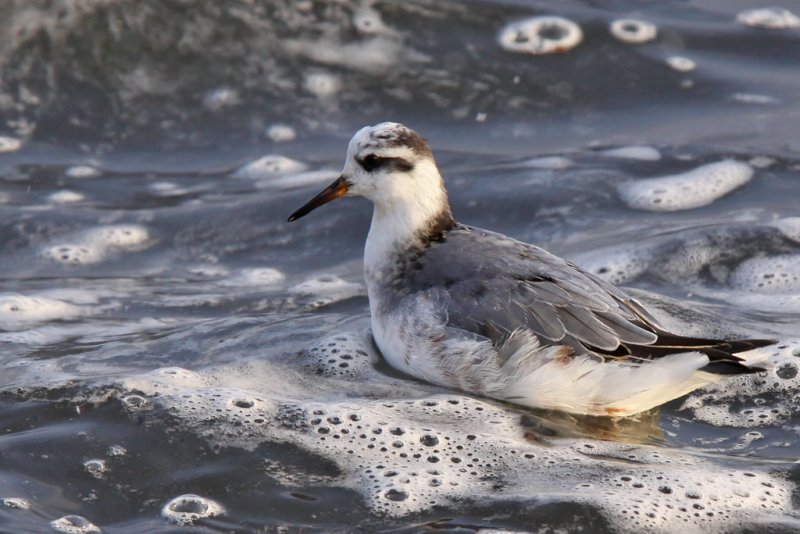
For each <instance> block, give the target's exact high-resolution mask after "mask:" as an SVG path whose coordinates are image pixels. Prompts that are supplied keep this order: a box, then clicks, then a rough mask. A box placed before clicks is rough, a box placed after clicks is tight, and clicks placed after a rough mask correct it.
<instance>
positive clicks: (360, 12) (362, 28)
mask: <svg viewBox="0 0 800 534" xmlns="http://www.w3.org/2000/svg"><path fill="white" fill-rule="evenodd" d="M353 25H354V26H355V27H356V29H357V30H358V31H359V32H361V33H363V34H366V35H377V34H386V33H390V32H389V28H387V27H386V25H385V24H384V23H383V19H382V18H381V15H380V13H378V12H377V11H376V10H375V9H373V8H371V7H369V6H363V5H362V6H360V7H359V8H358V9H356V11H355V12H354V13H353Z"/></svg>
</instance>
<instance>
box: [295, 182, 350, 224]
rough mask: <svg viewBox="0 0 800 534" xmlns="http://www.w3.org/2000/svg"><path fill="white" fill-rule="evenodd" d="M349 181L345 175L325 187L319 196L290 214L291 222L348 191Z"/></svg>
mask: <svg viewBox="0 0 800 534" xmlns="http://www.w3.org/2000/svg"><path fill="white" fill-rule="evenodd" d="M347 187H348V183H347V180H346V179H345V177H344V176H340V177H339V178H338V179H337V180H336V181H335V182H333V183H332V184H331V185H329V186H328V187H326V188H325V189H323V190H322V191H321V192H320V193H319V194H318V195H317V196H315V197H314V198H312V199H311V200H309V201H308V202H306V203H305V204H303V205H302V206H301V207H300V208H299V209H297V210H296V211H295V212H294V213H292V214H291V215H289V222H292V221H296V220H297V219H299V218H300V217H304V216H305V215H308V214H309V213H311V212H312V211H314V210H315V209H317V208H318V207H320V206H322V205H323V204H327V203H328V202H330V201H331V200H336V199H337V198H339V197H340V196H343V195H344V194H345V193H347Z"/></svg>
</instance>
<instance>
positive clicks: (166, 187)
mask: <svg viewBox="0 0 800 534" xmlns="http://www.w3.org/2000/svg"><path fill="white" fill-rule="evenodd" d="M147 189H148V190H149V191H150V193H152V194H153V195H155V196H158V197H179V196H183V195H185V194H187V193H188V192H189V190H188V189H186V188H185V187H181V186H179V185H178V184H176V183H174V182H155V183H152V184H150V185H149V186H147Z"/></svg>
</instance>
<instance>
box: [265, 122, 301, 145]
mask: <svg viewBox="0 0 800 534" xmlns="http://www.w3.org/2000/svg"><path fill="white" fill-rule="evenodd" d="M267 137H269V138H270V139H272V141H273V142H275V143H286V142H288V141H294V139H295V137H297V134H296V133H295V131H294V128H292V127H291V126H289V125H288V124H273V125H271V126H270V127H269V128H267Z"/></svg>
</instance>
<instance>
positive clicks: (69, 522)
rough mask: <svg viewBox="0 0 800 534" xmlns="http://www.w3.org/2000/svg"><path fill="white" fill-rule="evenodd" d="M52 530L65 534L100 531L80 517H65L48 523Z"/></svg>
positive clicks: (85, 533)
mask: <svg viewBox="0 0 800 534" xmlns="http://www.w3.org/2000/svg"><path fill="white" fill-rule="evenodd" d="M50 526H51V527H53V530H57V531H58V532H64V533H65V534H87V533H90V532H100V529H99V528H98V527H97V526H96V525H95V524H94V523H92V522H91V521H89V520H88V519H86V518H85V517H83V516H80V515H65V516H64V517H61V518H59V519H56V520H54V521H50Z"/></svg>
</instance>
